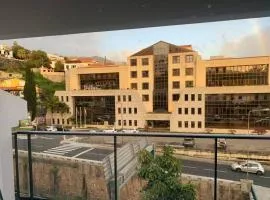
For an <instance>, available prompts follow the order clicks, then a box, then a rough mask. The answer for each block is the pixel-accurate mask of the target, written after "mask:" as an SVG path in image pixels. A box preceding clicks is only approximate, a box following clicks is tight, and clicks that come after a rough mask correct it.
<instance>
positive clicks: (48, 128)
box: [46, 126, 57, 132]
mask: <svg viewBox="0 0 270 200" xmlns="http://www.w3.org/2000/svg"><path fill="white" fill-rule="evenodd" d="M46 131H50V132H56V131H57V128H56V127H54V126H47V127H46Z"/></svg>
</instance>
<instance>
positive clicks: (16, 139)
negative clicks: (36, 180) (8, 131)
mask: <svg viewBox="0 0 270 200" xmlns="http://www.w3.org/2000/svg"><path fill="white" fill-rule="evenodd" d="M14 148H15V173H16V191H17V197H18V198H19V199H20V198H21V191H20V175H19V154H18V134H17V133H15V135H14Z"/></svg>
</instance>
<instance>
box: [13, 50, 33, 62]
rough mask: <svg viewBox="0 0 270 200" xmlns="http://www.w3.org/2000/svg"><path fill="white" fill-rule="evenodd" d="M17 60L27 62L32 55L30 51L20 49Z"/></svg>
mask: <svg viewBox="0 0 270 200" xmlns="http://www.w3.org/2000/svg"><path fill="white" fill-rule="evenodd" d="M16 55H17V56H16V57H17V58H19V59H22V60H25V59H28V58H29V55H30V51H29V50H27V49H24V48H21V49H18V51H17V54H16Z"/></svg>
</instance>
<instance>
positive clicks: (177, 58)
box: [172, 56, 180, 64]
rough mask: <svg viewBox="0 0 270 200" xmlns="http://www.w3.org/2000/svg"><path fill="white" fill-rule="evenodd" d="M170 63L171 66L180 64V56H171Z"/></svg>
mask: <svg viewBox="0 0 270 200" xmlns="http://www.w3.org/2000/svg"><path fill="white" fill-rule="evenodd" d="M172 63H173V64H177V63H180V56H173V57H172Z"/></svg>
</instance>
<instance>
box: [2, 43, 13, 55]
mask: <svg viewBox="0 0 270 200" xmlns="http://www.w3.org/2000/svg"><path fill="white" fill-rule="evenodd" d="M0 56H2V57H6V58H13V51H12V48H11V47H9V46H7V45H3V44H1V45H0Z"/></svg>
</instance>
